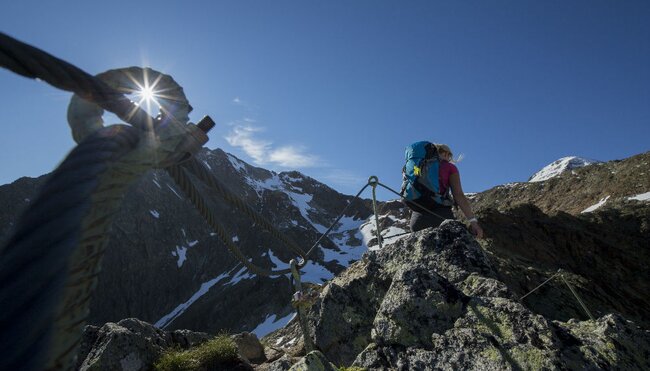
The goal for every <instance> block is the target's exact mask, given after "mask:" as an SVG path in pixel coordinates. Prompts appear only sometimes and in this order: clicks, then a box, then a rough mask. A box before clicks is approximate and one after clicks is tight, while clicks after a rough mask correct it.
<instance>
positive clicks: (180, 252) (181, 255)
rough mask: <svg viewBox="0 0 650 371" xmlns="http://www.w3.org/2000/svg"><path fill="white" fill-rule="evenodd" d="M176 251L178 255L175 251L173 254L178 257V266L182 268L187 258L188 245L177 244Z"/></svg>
mask: <svg viewBox="0 0 650 371" xmlns="http://www.w3.org/2000/svg"><path fill="white" fill-rule="evenodd" d="M175 253H176V255H174V253H172V255H174V256H176V257H178V261H177V262H176V265H178V267H179V268H180V267H182V266H183V263H185V260H187V247H185V246H176V251H175Z"/></svg>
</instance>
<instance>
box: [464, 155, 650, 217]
mask: <svg viewBox="0 0 650 371" xmlns="http://www.w3.org/2000/svg"><path fill="white" fill-rule="evenodd" d="M648 191H650V152H646V153H642V154H639V155H636V156H632V157H629V158H626V159H624V160H616V161H609V162H606V163H601V164H598V165H592V166H586V167H581V168H576V169H573V170H571V171H564V172H561V173H559V174H558V175H556V176H555V177H553V178H549V179H547V180H545V181H542V182H533V183H530V182H528V183H510V184H506V185H500V186H496V187H494V188H491V189H489V190H487V191H485V192H481V193H478V194H476V195H474V196H473V197H472V203H473V205H474V206H475V207H476V208H478V209H479V210H480V209H484V208H487V207H491V208H497V209H499V210H504V209H507V208H511V207H514V206H516V205H521V204H533V205H535V206H537V207H539V208H540V209H541V210H542V211H544V212H546V213H555V212H559V211H563V212H567V213H570V214H579V213H581V212H582V211H585V210H586V209H588V208H589V207H591V206H593V205H596V204H598V203H599V202H601V201H602V200H603V199H605V198H607V201H606V203H608V204H612V203H625V202H629V198H630V197H634V196H636V195H640V194H643V193H645V192H648Z"/></svg>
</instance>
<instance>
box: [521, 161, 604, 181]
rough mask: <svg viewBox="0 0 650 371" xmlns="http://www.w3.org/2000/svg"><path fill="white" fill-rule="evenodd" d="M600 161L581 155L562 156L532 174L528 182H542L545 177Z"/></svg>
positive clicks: (551, 176)
mask: <svg viewBox="0 0 650 371" xmlns="http://www.w3.org/2000/svg"><path fill="white" fill-rule="evenodd" d="M601 162H602V161H598V160H589V159H586V158H582V157H576V156H568V157H562V158H561V159H559V160H556V161H553V162H552V163H550V164H548V165H546V166H545V167H544V168H542V170H540V171H538V172H536V173H535V174H533V176H531V177H530V179H528V181H529V182H542V181H545V180H547V179H551V178H554V177H556V176H558V175H560V174H561V173H563V172H565V171H569V170H573V169H577V168H581V167H585V166H587V165H591V164H597V163H601Z"/></svg>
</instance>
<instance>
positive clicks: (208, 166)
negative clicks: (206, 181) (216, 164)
mask: <svg viewBox="0 0 650 371" xmlns="http://www.w3.org/2000/svg"><path fill="white" fill-rule="evenodd" d="M203 165H205V167H207V168H208V169H209V170H212V166H210V164H208V162H207V161H203Z"/></svg>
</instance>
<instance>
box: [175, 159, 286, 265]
mask: <svg viewBox="0 0 650 371" xmlns="http://www.w3.org/2000/svg"><path fill="white" fill-rule="evenodd" d="M190 161H192V160H190ZM196 165H197V166H200V164H196ZM166 170H167V172H168V173H169V175H171V177H172V178H173V179H174V181H175V182H176V183H177V184H178V186H179V187H180V188H181V189H182V190H183V192H185V195H187V197H188V198H189V199H190V200H191V201H192V203H193V204H194V206H195V207H196V208H197V210H198V211H199V212H200V213H201V215H202V216H203V218H204V219H205V220H206V221H207V222H208V224H209V225H210V227H212V229H214V231H215V232H216V233H217V236H219V238H220V239H221V241H222V242H223V243H224V245H226V247H227V248H228V250H229V251H230V252H231V253H232V254H233V255H235V257H236V258H237V259H238V260H239V261H240V262H241V263H242V264H244V265H245V266H246V268H248V269H249V270H250V271H251V272H253V273H255V274H259V275H261V276H267V277H268V276H279V275H283V274H287V273H291V268H287V269H283V270H279V271H272V270H267V269H264V268H260V267H258V266H257V265H255V264H252V263H251V262H249V261H248V259H246V257H245V256H244V255H243V254H242V253H241V251H239V249H238V248H237V246H235V244H233V243H232V240H231V239H230V236H231V235H230V234H229V233H228V232H227V231H226V229H225V228H224V227H223V226H221V224H219V223H217V219H216V217H215V216H214V214H213V213H212V211H211V210H210V208H208V206H207V205H206V203H205V200H204V199H203V198H202V197H199V191H198V189H196V186H195V185H194V184H193V183H192V182H191V181H190V178H189V177H188V175H187V174H186V173H185V172H186V170H185V168H184V167H183V166H180V165H175V166H172V167H169V168H167V169H166Z"/></svg>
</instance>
